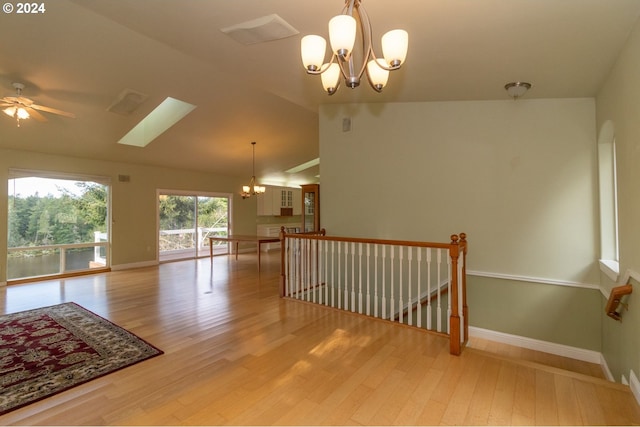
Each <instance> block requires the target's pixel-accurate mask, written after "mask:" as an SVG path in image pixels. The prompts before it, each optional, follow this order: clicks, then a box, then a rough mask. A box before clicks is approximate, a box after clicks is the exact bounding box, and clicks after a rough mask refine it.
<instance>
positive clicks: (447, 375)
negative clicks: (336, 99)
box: [0, 253, 640, 425]
mask: <svg viewBox="0 0 640 427" xmlns="http://www.w3.org/2000/svg"><path fill="white" fill-rule="evenodd" d="M278 255H279V254H277V253H268V254H265V255H264V256H263V259H262V261H263V265H262V271H261V272H260V273H258V271H257V268H256V263H255V261H256V260H255V255H246V254H245V256H241V257H240V259H239V260H238V261H237V262H236V261H235V260H234V259H233V258H232V259H228V258H227V257H215V258H214V261H213V268H212V267H211V264H210V261H209V260H208V259H199V260H189V261H181V262H172V263H167V264H161V265H159V266H157V267H145V268H140V269H135V270H126V271H114V272H110V273H101V274H97V275H95V276H82V277H75V278H70V279H65V280H44V281H41V282H34V283H29V284H22V285H16V286H10V287H6V288H0V312H1V313H10V312H17V311H22V310H27V309H31V308H37V307H41V306H45V305H53V304H58V303H61V302H67V301H74V302H76V303H78V304H80V305H82V306H84V307H85V308H87V309H89V310H91V311H93V312H95V313H96V314H98V315H100V316H103V317H105V318H107V319H109V320H111V321H112V322H114V323H116V324H119V325H120V326H123V327H125V328H127V329H129V330H130V331H131V332H133V333H135V334H137V335H139V336H140V337H142V338H144V339H145V340H147V341H149V342H150V343H151V344H153V345H155V346H157V347H159V348H160V349H162V350H163V351H164V352H165V354H164V355H162V356H159V357H156V358H154V359H151V360H148V361H144V362H142V363H139V364H136V365H134V366H131V367H128V368H126V369H123V370H121V371H118V372H115V373H113V374H109V375H107V376H105V377H102V378H99V379H97V380H94V381H91V382H89V383H87V384H83V385H81V386H79V387H75V388H73V389H70V390H68V391H65V392H63V393H60V394H58V395H55V396H52V397H50V398H47V399H44V400H42V401H39V402H36V403H33V404H31V405H28V406H26V407H24V408H20V409H17V410H15V411H12V412H10V413H8V414H5V415H3V416H0V425H23V424H26V425H223V424H224V425H227V424H230V425H239V424H242V425H257V424H259V425H360V424H366V425H382V424H384V425H439V424H465V423H467V424H469V423H471V424H475V425H518V424H527V425H534V424H540V423H544V424H562V423H567V424H576V425H577V424H589V425H591V424H640V410H639V409H638V405H637V403H636V402H635V399H634V398H633V395H632V394H631V393H630V392H629V391H628V389H627V388H624V387H621V386H617V387H607V386H604V385H603V383H591V382H589V381H588V379H586V378H585V377H584V376H583V375H580V374H574V375H567V374H565V373H563V371H560V369H557V368H554V369H555V370H554V369H547V370H539V369H538V368H537V367H536V366H535V364H531V363H530V364H529V365H526V364H523V365H520V364H517V363H513V362H511V361H509V360H508V359H500V358H495V357H491V356H488V355H486V354H481V353H477V352H473V351H466V350H465V351H463V354H462V355H461V356H451V355H450V354H449V351H448V349H449V342H448V339H447V338H445V337H443V336H441V335H437V334H430V333H427V332H425V331H421V330H416V329H413V328H409V327H407V326H402V325H398V324H393V323H392V322H389V321H382V320H371V319H367V318H365V317H364V316H361V315H357V314H352V313H345V312H341V311H338V310H334V309H330V308H326V307H319V306H316V305H313V304H308V303H302V302H298V301H290V300H285V299H281V298H279V297H278V284H279V279H280V278H279V269H278V258H279V257H278ZM485 345H488V344H485ZM486 348H488V347H486ZM498 350H499V352H500V353H501V354H502V355H504V356H505V357H506V356H513V355H524V357H527V358H532V357H540V356H539V355H535V354H534V355H532V354H530V353H528V352H526V351H524V350H522V349H514V348H512V346H503V347H500V348H499V349H498ZM565 362H566V361H564V362H562V363H565ZM565 364H566V365H567V366H569V365H570V363H565ZM571 369H573V370H576V369H582V368H576V367H571Z"/></svg>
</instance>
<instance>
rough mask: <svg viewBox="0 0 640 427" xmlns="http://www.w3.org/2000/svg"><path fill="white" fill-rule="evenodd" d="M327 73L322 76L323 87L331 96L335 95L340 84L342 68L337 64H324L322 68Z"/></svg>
mask: <svg viewBox="0 0 640 427" xmlns="http://www.w3.org/2000/svg"><path fill="white" fill-rule="evenodd" d="M322 68H323V69H325V71H324V72H323V73H322V74H321V75H320V77H321V78H322V87H323V88H324V90H325V91H327V93H329V95H332V94H333V93H335V91H336V90H337V89H338V84H339V83H340V66H339V65H338V64H336V63H335V62H334V63H333V64H324V65H323V66H322Z"/></svg>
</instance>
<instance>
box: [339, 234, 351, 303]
mask: <svg viewBox="0 0 640 427" xmlns="http://www.w3.org/2000/svg"><path fill="white" fill-rule="evenodd" d="M348 277H349V242H345V243H344V304H343V306H342V307H343V308H344V309H345V310H349V279H348ZM351 286H352V287H353V282H352V283H351Z"/></svg>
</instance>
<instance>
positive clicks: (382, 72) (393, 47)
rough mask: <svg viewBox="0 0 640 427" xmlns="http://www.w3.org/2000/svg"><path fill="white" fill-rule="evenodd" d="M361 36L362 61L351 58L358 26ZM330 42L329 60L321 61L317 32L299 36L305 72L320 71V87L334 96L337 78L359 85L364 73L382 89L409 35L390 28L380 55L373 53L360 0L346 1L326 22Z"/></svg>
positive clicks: (323, 46) (322, 54)
mask: <svg viewBox="0 0 640 427" xmlns="http://www.w3.org/2000/svg"><path fill="white" fill-rule="evenodd" d="M358 26H359V27H360V33H361V38H362V55H361V56H362V57H361V58H359V59H360V60H361V61H362V62H361V63H360V61H356V60H355V59H354V55H353V53H354V45H355V41H356V32H357V27H358ZM329 41H330V43H331V49H332V51H333V53H332V56H331V61H330V62H328V63H324V57H325V49H326V45H327V42H326V40H325V39H324V38H323V37H321V36H317V35H308V36H304V37H303V38H302V41H301V43H300V48H301V49H300V50H301V53H302V63H303V65H304V68H305V69H306V70H307V73H308V74H314V75H317V74H320V75H321V78H322V86H323V87H324V90H325V91H327V93H328V94H329V95H333V94H334V93H335V92H336V90H337V89H338V86H339V84H340V77H341V76H342V77H343V78H344V81H345V84H346V85H347V86H349V87H350V88H352V89H353V88H356V87H358V86H359V85H360V79H361V78H362V75H363V74H364V72H365V70H366V72H367V79H368V80H369V84H370V85H371V87H372V88H373V89H374V90H375V91H376V92H381V91H382V88H383V87H385V85H386V84H387V80H388V78H389V71H393V70H397V69H398V68H400V66H401V65H402V64H403V63H404V60H405V58H406V56H407V47H408V44H409V35H408V34H407V32H406V31H405V30H391V31H389V32H387V33H385V34H384V35H383V36H382V53H383V56H384V59H383V58H377V57H376V55H375V53H374V52H373V44H372V37H371V23H370V21H369V16H368V15H367V12H366V11H365V9H364V7H363V6H362V0H346V1H345V6H344V8H343V9H342V14H341V15H338V16H335V17H333V18H332V19H331V20H330V21H329Z"/></svg>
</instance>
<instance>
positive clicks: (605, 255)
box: [598, 121, 620, 281]
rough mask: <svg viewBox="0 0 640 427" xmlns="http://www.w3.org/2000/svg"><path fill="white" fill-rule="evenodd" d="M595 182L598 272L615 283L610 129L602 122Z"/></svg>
mask: <svg viewBox="0 0 640 427" xmlns="http://www.w3.org/2000/svg"><path fill="white" fill-rule="evenodd" d="M598 179H599V190H600V268H601V270H602V271H603V272H604V273H605V274H606V275H607V276H608V277H609V278H610V279H611V280H613V281H617V280H618V275H619V272H620V268H619V248H618V183H617V170H616V143H615V133H614V126H613V123H612V122H611V121H608V122H606V123H605V124H604V125H603V126H602V129H601V130H600V135H599V138H598Z"/></svg>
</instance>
